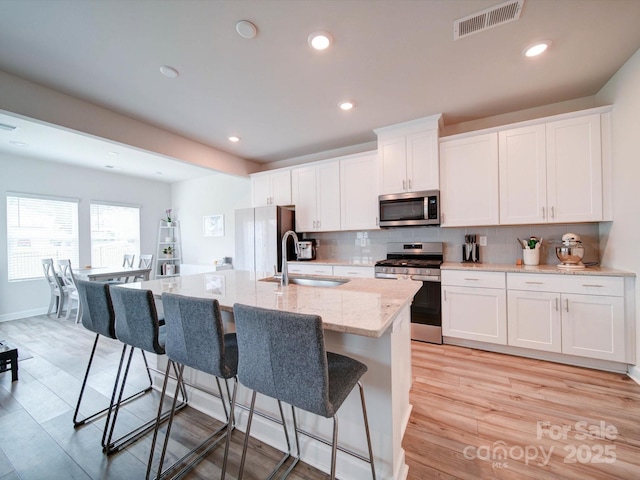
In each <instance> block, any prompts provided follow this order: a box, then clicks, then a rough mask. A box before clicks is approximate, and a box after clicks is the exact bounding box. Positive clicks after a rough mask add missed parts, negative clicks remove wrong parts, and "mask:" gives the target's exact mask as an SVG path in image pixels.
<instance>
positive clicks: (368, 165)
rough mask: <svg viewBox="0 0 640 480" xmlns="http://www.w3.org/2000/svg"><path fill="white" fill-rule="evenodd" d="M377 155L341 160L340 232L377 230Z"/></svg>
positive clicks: (367, 154) (361, 155) (369, 154)
mask: <svg viewBox="0 0 640 480" xmlns="http://www.w3.org/2000/svg"><path fill="white" fill-rule="evenodd" d="M377 171H378V155H377V152H369V153H365V154H359V155H351V156H349V157H344V158H341V159H340V202H341V206H340V214H341V226H342V230H375V229H377V228H379V227H378V175H377Z"/></svg>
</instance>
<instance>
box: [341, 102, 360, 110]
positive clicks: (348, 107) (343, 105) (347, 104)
mask: <svg viewBox="0 0 640 480" xmlns="http://www.w3.org/2000/svg"><path fill="white" fill-rule="evenodd" d="M338 106H339V107H340V109H341V110H345V111H347V110H351V109H352V108H353V107H355V106H356V104H355V103H354V102H352V101H351V100H347V101H346V102H340V103H339V104H338Z"/></svg>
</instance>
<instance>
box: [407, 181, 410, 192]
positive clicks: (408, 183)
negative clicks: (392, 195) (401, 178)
mask: <svg viewBox="0 0 640 480" xmlns="http://www.w3.org/2000/svg"><path fill="white" fill-rule="evenodd" d="M407 183H408V184H409V190H411V179H409V180H407Z"/></svg>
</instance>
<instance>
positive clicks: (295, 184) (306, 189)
mask: <svg viewBox="0 0 640 480" xmlns="http://www.w3.org/2000/svg"><path fill="white" fill-rule="evenodd" d="M291 194H292V197H293V203H294V205H295V206H296V231H297V232H313V231H314V230H315V229H316V228H315V226H316V225H317V221H318V217H317V213H316V198H317V193H316V169H315V167H301V168H294V169H293V170H292V171H291Z"/></svg>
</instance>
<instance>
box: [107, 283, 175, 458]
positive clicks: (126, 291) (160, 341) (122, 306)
mask: <svg viewBox="0 0 640 480" xmlns="http://www.w3.org/2000/svg"><path fill="white" fill-rule="evenodd" d="M110 292H111V300H112V302H113V309H114V312H115V315H116V329H115V331H116V337H117V338H118V340H120V341H121V342H122V343H124V344H125V347H126V346H129V348H130V349H129V358H128V360H127V365H126V367H125V370H124V375H123V379H122V382H121V383H120V387H119V388H118V386H117V385H116V388H114V390H113V397H112V400H111V406H110V407H109V412H108V413H107V420H106V424H105V429H104V434H103V449H104V452H105V453H106V454H107V455H109V454H111V453H115V452H117V451H119V450H121V449H123V448H125V447H126V446H128V445H130V444H132V443H133V442H135V441H137V440H139V439H140V438H141V437H142V436H143V435H145V434H146V433H147V432H149V431H151V429H153V428H155V426H156V423H157V419H156V418H155V417H154V418H153V419H152V420H149V421H147V422H146V423H144V424H142V425H140V426H139V427H138V428H136V429H133V430H131V431H130V432H129V433H127V434H125V435H122V436H121V437H119V438H118V439H116V440H114V439H113V434H114V430H115V426H116V421H117V419H118V413H119V411H120V406H121V403H122V396H123V394H124V387H125V383H126V381H127V375H128V373H129V367H130V366H131V359H132V357H133V352H134V350H135V349H136V348H139V349H140V350H143V351H146V352H150V353H155V354H156V355H164V354H165V349H164V345H165V326H164V325H160V321H159V319H158V312H157V310H156V304H155V301H154V299H153V293H152V292H151V290H139V289H131V288H126V287H118V286H115V287H112V288H111V289H110ZM175 374H176V377H177V374H178V372H177V370H176V371H175ZM178 383H179V385H180V392H181V393H182V401H181V403H180V404H179V405H178V407H177V408H178V409H182V408H184V407H185V406H186V405H187V392H186V389H185V387H184V385H183V384H182V382H178ZM116 390H118V393H117V396H118V399H117V401H116V399H115V397H116ZM170 413H171V412H170V411H167V412H165V413H164V414H162V415H161V419H160V421H161V422H164V421H165V420H167V419H168V418H169V415H170ZM107 432H108V433H107Z"/></svg>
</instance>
